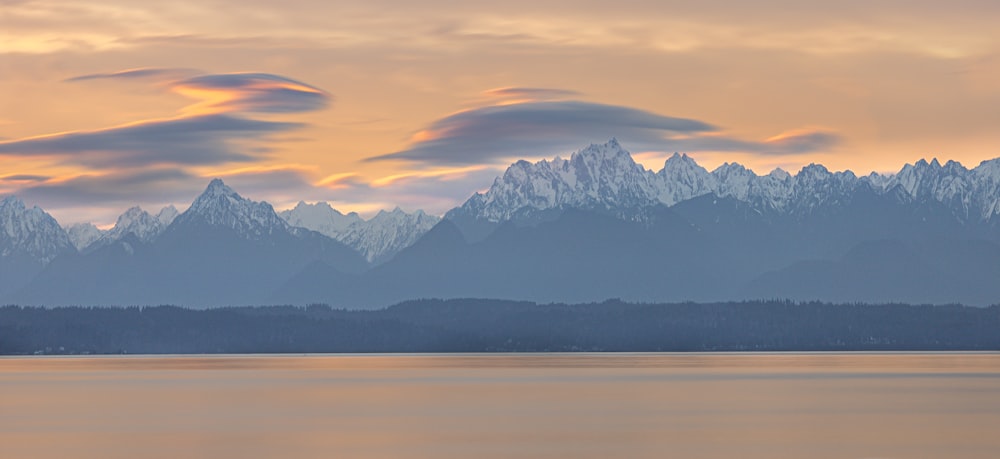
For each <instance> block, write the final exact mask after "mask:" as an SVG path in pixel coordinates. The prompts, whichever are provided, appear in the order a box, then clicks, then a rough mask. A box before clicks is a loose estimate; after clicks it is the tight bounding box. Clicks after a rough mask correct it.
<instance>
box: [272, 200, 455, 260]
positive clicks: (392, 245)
mask: <svg viewBox="0 0 1000 459" xmlns="http://www.w3.org/2000/svg"><path fill="white" fill-rule="evenodd" d="M279 215H280V216H281V217H282V218H283V219H285V221H287V222H288V223H289V224H290V225H292V226H297V227H302V228H306V229H310V230H313V231H316V232H319V233H321V234H324V235H326V236H329V237H331V238H333V239H336V240H338V241H340V242H343V243H344V244H347V245H348V246H349V247H351V248H353V249H355V250H357V251H358V252H360V253H361V254H362V255H364V256H365V258H366V259H367V260H368V261H369V262H372V263H380V262H383V261H385V260H387V259H389V258H392V257H393V256H394V255H396V254H397V253H399V251H400V250H402V249H404V248H406V247H409V246H410V245H411V244H413V243H414V242H415V241H416V240H417V239H419V238H420V236H423V235H424V233H426V232H427V231H429V230H430V229H431V228H432V227H433V226H434V225H435V224H437V222H438V221H440V220H441V219H440V218H438V217H435V216H432V215H427V214H425V213H424V212H423V211H421V210H418V211H416V212H414V213H412V214H411V213H406V212H403V211H402V210H401V209H399V208H398V207H397V208H395V209H393V210H392V211H391V212H386V211H384V210H382V211H379V213H378V214H377V215H375V216H374V217H372V218H371V219H370V220H364V219H362V218H361V217H359V216H358V214H356V213H353V212H352V213H350V214H347V215H344V214H342V213H340V212H338V211H337V210H336V209H334V208H332V207H330V205H329V204H327V203H325V202H319V203H316V204H306V203H304V202H299V203H298V205H296V206H295V208H293V209H289V210H286V211H283V212H281V213H280V214H279Z"/></svg>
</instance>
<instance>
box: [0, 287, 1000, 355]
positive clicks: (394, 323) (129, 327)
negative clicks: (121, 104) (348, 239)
mask: <svg viewBox="0 0 1000 459" xmlns="http://www.w3.org/2000/svg"><path fill="white" fill-rule="evenodd" d="M861 350H885V351H889V350H925V351H933V350H1000V306H998V305H995V306H991V307H987V308H979V307H968V306H961V305H947V306H930V305H907V304H880V305H868V304H829V303H819V302H809V303H796V302H789V301H753V302H730V303H697V304H696V303H673V304H635V303H625V302H622V301H618V300H608V301H605V302H602V303H589V304H536V303H531V302H518V301H502V300H484V299H455V300H415V301H408V302H404V303H400V304H397V305H395V306H391V307H388V308H385V309H380V310H367V311H366V310H346V309H335V308H331V307H329V306H326V305H310V306H306V307H295V306H248V307H222V308H213V309H204V310H195V309H186V308H181V307H176V306H147V307H135V306H133V307H61V308H41V307H21V306H4V307H0V354H8V355H10V354H123V353H130V354H164V353H170V354H188V353H195V354H202V353H352V352H575V351H588V352H599V351H601V352H615V351H628V352H643V351H649V352H654V351H660V352H685V351H861Z"/></svg>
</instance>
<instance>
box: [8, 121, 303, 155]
mask: <svg viewBox="0 0 1000 459" xmlns="http://www.w3.org/2000/svg"><path fill="white" fill-rule="evenodd" d="M302 126H303V125H302V124H300V123H289V122H278V121H264V120H254V119H248V118H241V117H237V116H231V115H221V114H220V115H201V116H191V117H182V118H173V119H165V120H153V121H142V122H138V123H131V124H126V125H122V126H116V127H111V128H106V129H100V130H96V131H74V132H66V133H60V134H52V135H46V136H40V137H30V138H25V139H19V140H12V141H6V142H0V155H13V156H54V157H58V158H59V159H60V160H61V161H65V162H67V163H72V164H78V165H82V166H86V167H90V168H131V167H139V166H150V165H166V164H175V165H206V164H221V163H229V162H247V161H255V160H258V159H260V157H261V155H260V154H250V153H248V152H247V150H246V148H245V145H243V143H244V142H246V141H247V140H261V139H263V138H265V137H266V136H267V135H269V134H272V133H276V132H281V131H287V130H290V129H295V128H299V127H302Z"/></svg>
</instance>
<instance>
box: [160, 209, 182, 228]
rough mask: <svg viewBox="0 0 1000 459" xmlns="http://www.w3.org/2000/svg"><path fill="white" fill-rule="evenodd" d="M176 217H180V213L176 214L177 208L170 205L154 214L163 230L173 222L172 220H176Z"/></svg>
mask: <svg viewBox="0 0 1000 459" xmlns="http://www.w3.org/2000/svg"><path fill="white" fill-rule="evenodd" d="M178 215H180V213H179V212H177V208H176V207H174V206H173V204H171V205H169V206H167V207H164V208H162V209H160V211H159V212H158V213H157V214H156V219H157V220H159V221H160V224H161V225H163V227H164V228H166V227H168V226H170V224H171V223H173V222H174V219H175V218H177V216H178Z"/></svg>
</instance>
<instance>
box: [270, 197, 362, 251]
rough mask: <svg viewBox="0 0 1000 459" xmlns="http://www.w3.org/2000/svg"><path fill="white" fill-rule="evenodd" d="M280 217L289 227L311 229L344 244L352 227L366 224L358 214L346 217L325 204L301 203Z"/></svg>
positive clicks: (350, 214) (282, 213)
mask: <svg viewBox="0 0 1000 459" xmlns="http://www.w3.org/2000/svg"><path fill="white" fill-rule="evenodd" d="M278 215H279V216H281V218H284V219H285V221H287V222H288V224H289V225H292V226H297V227H299V228H307V229H311V230H313V231H316V232H318V233H320V234H325V235H327V236H330V237H332V238H334V239H336V240H338V241H341V242H343V240H342V239H341V238H343V237H344V235H345V234H347V232H348V228H350V227H351V225H354V224H358V223H363V222H364V220H363V219H362V218H361V217H360V216H359V215H358V214H357V213H355V212H351V213H349V214H347V215H344V214H342V213H340V211H338V210H337V209H334V208H333V207H331V206H330V204H327V203H325V202H317V203H316V204H308V203H306V202H303V201H299V203H298V204H297V205H296V206H295V207H294V208H292V209H288V210H284V211H282V212H280V213H279V214H278Z"/></svg>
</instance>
